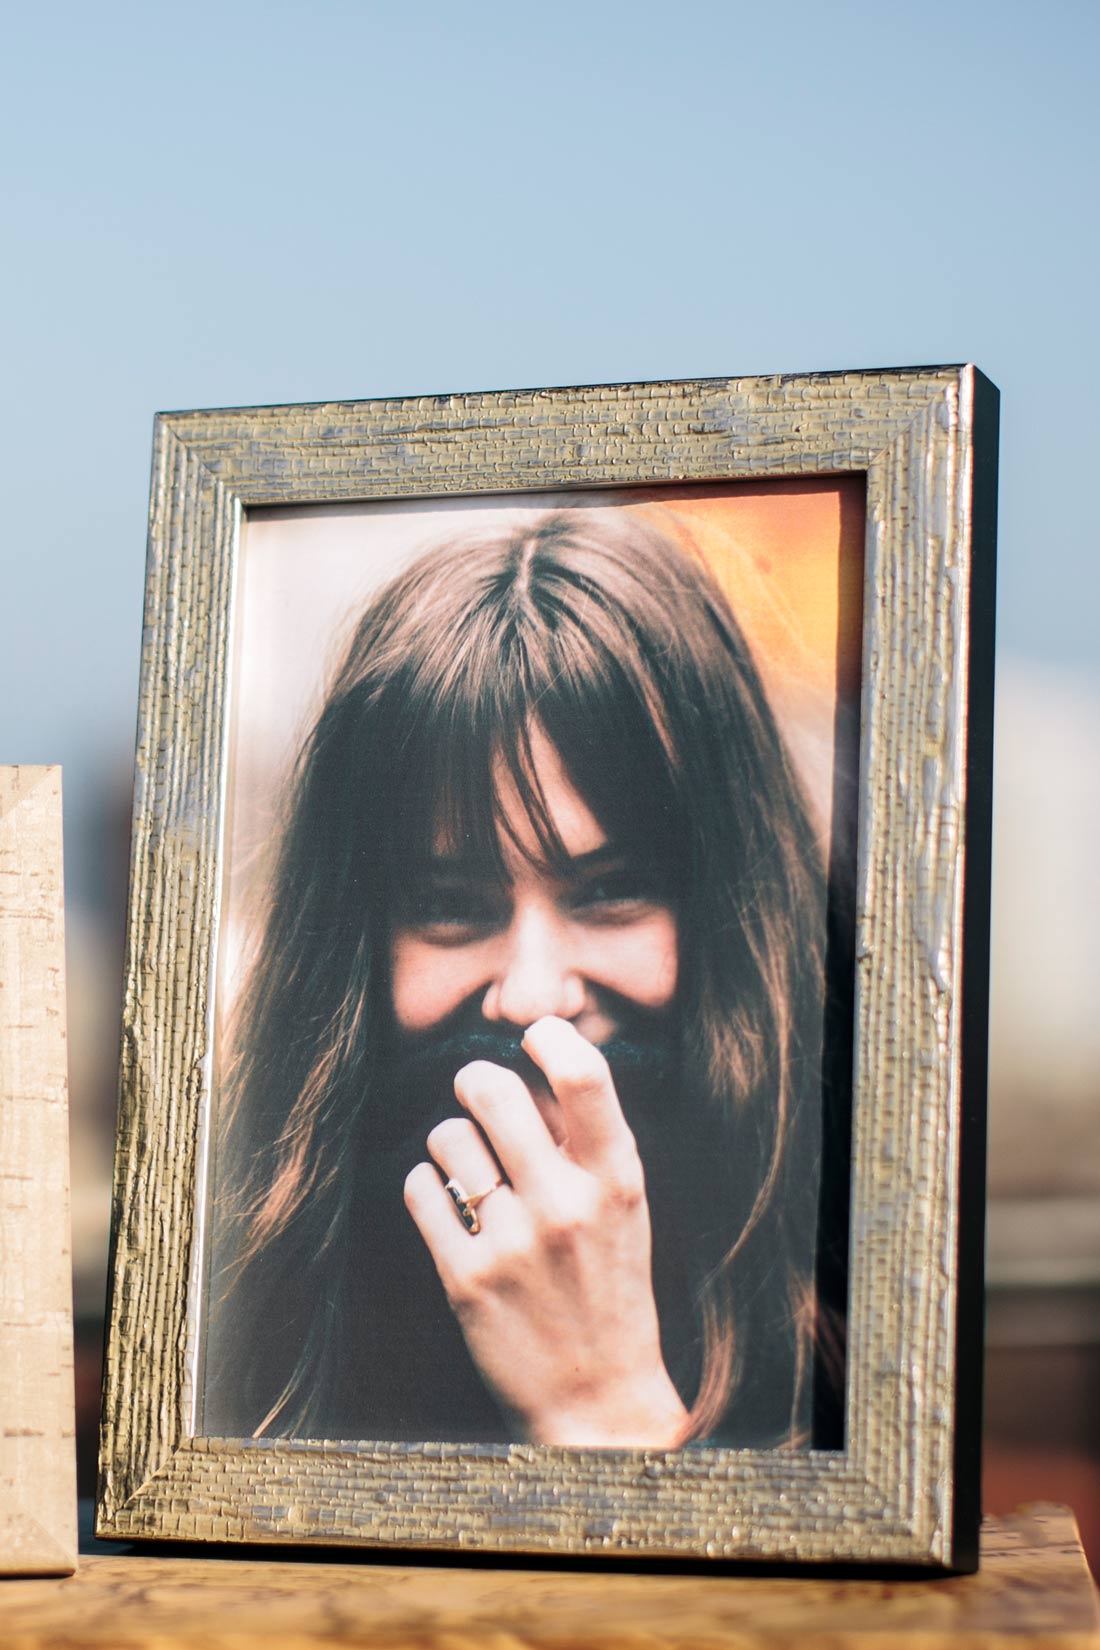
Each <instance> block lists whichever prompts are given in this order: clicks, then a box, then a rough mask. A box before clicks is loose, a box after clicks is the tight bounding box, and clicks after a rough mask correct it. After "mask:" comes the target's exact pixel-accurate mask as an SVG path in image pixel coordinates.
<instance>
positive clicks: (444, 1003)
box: [390, 727, 679, 1044]
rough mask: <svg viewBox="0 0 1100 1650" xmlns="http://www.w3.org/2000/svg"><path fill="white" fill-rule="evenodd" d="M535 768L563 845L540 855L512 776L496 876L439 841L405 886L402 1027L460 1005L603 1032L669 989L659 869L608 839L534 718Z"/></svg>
mask: <svg viewBox="0 0 1100 1650" xmlns="http://www.w3.org/2000/svg"><path fill="white" fill-rule="evenodd" d="M531 745H532V756H533V761H534V769H535V776H536V779H537V781H538V784H539V786H540V787H541V790H542V794H543V796H544V798H545V801H546V806H547V811H548V813H549V816H550V820H551V822H552V824H553V827H554V830H555V831H556V833H557V835H558V838H559V840H560V841H561V843H562V845H563V847H564V849H565V851H566V855H567V859H566V862H565V864H564V866H562V865H558V864H555V865H552V866H551V865H549V864H547V863H546V861H545V859H544V858H542V857H540V855H539V850H538V842H537V839H536V837H535V833H534V831H533V829H532V827H531V824H530V821H529V820H528V818H527V815H526V812H525V810H524V808H523V806H522V804H521V802H520V800H519V798H518V796H517V795H516V794H515V790H514V787H513V786H512V785H511V783H510V781H509V780H508V779H507V778H506V777H505V776H502V780H501V784H500V787H499V790H498V808H499V812H500V815H501V822H502V828H501V831H500V841H501V847H502V852H503V858H504V865H505V871H506V876H505V879H504V880H503V881H502V880H501V878H500V875H499V871H498V869H497V867H495V866H492V865H485V864H479V863H476V862H473V861H470V860H469V859H464V858H463V857H462V853H461V850H460V849H458V850H456V849H455V847H454V845H453V844H450V843H444V842H440V843H439V844H438V847H437V852H436V854H435V856H434V858H433V860H432V861H431V863H430V864H429V865H428V866H427V867H425V869H424V873H423V875H422V877H421V878H420V879H419V883H418V885H417V886H416V887H414V888H413V889H411V890H410V891H409V895H408V898H407V901H406V903H405V906H404V910H403V914H402V916H401V918H400V920H399V923H398V926H397V928H396V930H395V932H394V935H393V939H392V947H391V959H390V960H391V984H392V994H393V1014H394V1019H395V1022H396V1025H397V1028H398V1030H399V1031H400V1032H403V1033H407V1034H419V1033H425V1032H430V1031H431V1030H432V1028H433V1027H435V1026H437V1025H439V1024H441V1023H442V1022H445V1021H446V1020H447V1019H448V1017H449V1016H451V1015H452V1014H454V1013H455V1012H456V1011H458V1010H460V1009H462V1008H463V1006H464V1005H468V1006H471V1007H472V1006H475V1005H476V1006H477V1007H479V1009H480V1016H481V1018H482V1020H483V1021H484V1022H485V1023H486V1024H488V1025H493V1026H498V1027H500V1028H501V1029H507V1030H525V1029H526V1028H527V1027H528V1026H529V1025H531V1024H532V1023H533V1022H534V1021H535V1020H537V1019H540V1018H541V1017H542V1016H543V1015H545V1014H555V1015H558V1016H560V1017H561V1018H562V1019H566V1020H570V1021H572V1022H573V1024H574V1025H575V1026H576V1027H577V1030H578V1031H580V1033H581V1034H582V1036H584V1037H586V1038H588V1040H589V1041H590V1042H594V1043H601V1044H602V1043H606V1042H609V1041H610V1040H612V1039H613V1038H614V1037H615V1036H616V1035H617V1034H618V1033H619V1032H620V1031H621V1030H622V1029H623V1028H622V1025H621V1021H622V1019H623V1018H624V1015H626V1014H627V1013H628V1012H629V1011H630V1010H635V1009H636V1010H640V1011H642V1012H643V1013H645V1014H646V1015H654V1014H659V1013H660V1012H661V1011H662V1010H664V1009H667V1008H669V1007H670V1006H671V1004H672V1002H673V998H674V996H675V993H676V983H677V968H678V950H679V943H678V934H677V923H676V916H675V913H674V911H673V909H672V907H671V905H670V904H669V903H668V902H667V899H666V897H665V895H664V893H663V891H662V889H661V887H660V884H659V880H658V879H656V878H655V877H654V875H653V872H652V870H651V869H647V868H645V867H643V866H641V865H638V864H637V863H635V862H634V861H633V860H632V859H631V858H630V857H629V856H627V855H626V854H624V853H623V852H622V850H621V849H620V848H618V847H617V846H616V844H615V843H614V842H610V841H609V840H608V838H607V836H606V833H605V832H604V830H603V828H602V826H601V825H600V824H599V822H598V820H597V819H596V818H595V816H594V815H593V813H592V811H591V809H590V808H589V807H588V806H587V804H586V803H585V802H584V800H583V799H582V798H581V797H580V796H579V795H578V794H577V792H576V791H575V790H574V788H573V786H572V785H571V783H570V781H569V779H568V777H567V776H566V774H565V771H564V769H563V767H562V764H561V761H560V758H559V757H558V754H557V752H556V750H555V749H554V747H553V746H552V745H551V744H550V743H549V741H548V740H547V739H546V738H545V736H544V735H543V734H542V733H541V731H540V730H539V729H538V728H537V727H536V728H535V729H533V730H532V739H531Z"/></svg>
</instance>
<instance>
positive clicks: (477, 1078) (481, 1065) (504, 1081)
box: [455, 1060, 518, 1112]
mask: <svg viewBox="0 0 1100 1650" xmlns="http://www.w3.org/2000/svg"><path fill="white" fill-rule="evenodd" d="M517 1082H518V1078H516V1076H515V1074H514V1073H513V1072H510V1071H505V1070H503V1069H502V1068H501V1067H500V1066H494V1065H493V1064H492V1062H491V1061H489V1060H473V1061H471V1063H470V1064H469V1065H468V1066H463V1067H462V1070H461V1071H460V1072H459V1073H458V1075H457V1076H456V1077H455V1094H456V1095H457V1096H458V1098H459V1100H461V1102H462V1104H463V1105H464V1106H466V1107H468V1108H469V1109H470V1110H471V1111H474V1110H476V1111H479V1112H487V1111H492V1110H493V1109H494V1108H495V1107H497V1106H499V1105H502V1104H503V1103H504V1102H505V1101H506V1100H507V1098H508V1093H509V1090H510V1089H512V1088H513V1087H514V1085H515V1084H516V1083H517Z"/></svg>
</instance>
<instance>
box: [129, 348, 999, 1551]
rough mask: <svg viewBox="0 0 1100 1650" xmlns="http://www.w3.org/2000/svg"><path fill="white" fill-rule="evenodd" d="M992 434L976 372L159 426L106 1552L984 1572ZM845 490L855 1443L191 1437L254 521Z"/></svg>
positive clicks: (180, 416)
mask: <svg viewBox="0 0 1100 1650" xmlns="http://www.w3.org/2000/svg"><path fill="white" fill-rule="evenodd" d="M996 440H997V391H996V389H995V388H994V386H993V385H992V384H990V382H989V380H988V379H986V378H984V377H983V375H982V374H981V373H980V372H978V371H977V369H976V368H974V367H972V366H964V367H930V368H903V369H892V370H885V371H872V372H854V373H850V372H841V373H818V374H811V375H805V376H797V375H787V376H782V377H779V376H777V377H764V378H742V379H737V378H734V379H702V380H690V381H685V382H678V383H659V384H626V385H603V386H594V387H582V388H566V389H550V390H521V391H506V392H479V393H476V394H470V395H450V396H415V397H408V398H400V399H394V400H382V401H365V402H339V403H327V404H320V405H314V406H291V407H271V408H251V409H247V408H246V409H238V410H229V411H213V412H185V413H171V414H165V415H161V416H160V417H158V419H157V422H156V433H155V446H154V462H153V482H152V497H151V502H150V526H149V552H148V570H147V585H146V600H145V632H144V643H143V648H142V674H141V692H140V704H139V716H138V741H137V773H136V781H135V799H134V829H133V860H132V872H131V891H130V916H129V941H128V958H127V967H126V988H125V1000H124V1011H123V1040H122V1057H121V1072H120V1103H119V1132H118V1149H117V1159H116V1179H115V1195H114V1219H113V1228H112V1229H113V1238H112V1264H111V1276H112V1280H113V1287H112V1296H111V1301H110V1303H109V1339H108V1347H107V1356H106V1365H105V1382H104V1397H103V1415H102V1451H101V1481H100V1496H99V1506H98V1522H97V1529H98V1533H99V1534H100V1535H104V1536H112V1537H121V1538H124V1539H135V1538H137V1539H140V1538H143V1537H144V1538H155V1539H160V1540H163V1539H178V1540H185V1541H196V1540H206V1541H249V1542H256V1541H270V1542H284V1543H295V1544H297V1543H301V1542H303V1541H316V1542H322V1543H325V1544H328V1545H333V1544H362V1545H371V1546H390V1547H396V1548H400V1547H422V1548H436V1549H439V1548H443V1549H452V1550H474V1551H490V1552H498V1553H503V1552H527V1553H539V1552H541V1553H559V1554H565V1553H570V1554H573V1553H583V1554H592V1555H598V1556H600V1557H601V1558H602V1557H609V1558H610V1557H614V1556H651V1557H656V1556H661V1557H676V1556H678V1557H686V1558H696V1559H698V1558H704V1557H705V1558H720V1559H753V1560H761V1559H766V1560H776V1559H783V1560H790V1561H794V1562H800V1563H806V1562H814V1563H816V1562H820V1561H824V1560H828V1561H841V1560H843V1561H846V1562H852V1563H868V1562H872V1563H877V1562H889V1563H893V1564H899V1565H900V1564H906V1565H921V1566H931V1567H935V1568H953V1569H969V1568H973V1567H974V1565H975V1564H976V1562H977V1532H978V1483H977V1466H978V1453H977V1452H978V1438H979V1430H980V1365H981V1315H980V1301H981V1268H982V1233H983V1211H982V1195H981V1194H982V1191H983V1182H984V1107H985V1092H984V1076H985V1058H986V1007H987V995H988V910H989V858H990V851H989V850H990V811H991V747H992V738H991V731H992V676H993V672H992V666H993V589H994V582H993V581H994V573H993V565H994V563H993V542H994V531H995V522H994V518H995V499H996ZM853 471H855V472H864V473H865V474H866V478H867V540H866V564H865V589H864V636H863V649H864V652H863V684H862V725H861V736H860V737H861V775H860V809H859V828H858V829H859V841H858V879H857V895H856V1046H855V1073H854V1091H853V1118H852V1125H853V1126H852V1230H851V1245H850V1259H849V1294H850V1301H849V1319H848V1324H849V1344H848V1398H847V1429H846V1439H847V1442H846V1447H845V1449H844V1450H843V1451H842V1452H828V1453H827V1452H820V1451H809V1452H806V1453H798V1454H796V1453H785V1452H783V1451H750V1450H728V1449H719V1448H711V1447H708V1446H689V1447H688V1448H687V1449H685V1450H682V1451H672V1452H663V1451H624V1452H611V1451H596V1450H564V1449H556V1448H546V1447H535V1446H529V1445H511V1446H503V1445H447V1444H431V1445H427V1444H425V1445H411V1444H395V1443H389V1444H378V1443H359V1442H346V1441H338V1442H328V1441H314V1440H303V1441H292V1440H269V1439H261V1440H255V1439H249V1440H243V1441H242V1440H226V1439H212V1438H203V1437H198V1436H195V1434H194V1425H193V1423H194V1416H195V1413H196V1393H195V1390H194V1380H193V1374H192V1369H193V1364H194V1354H195V1351H196V1346H197V1340H196V1336H197V1316H196V1312H195V1300H196V1294H195V1286H196V1280H197V1278H198V1273H199V1266H200V1250H201V1241H200V1234H199V1225H200V1223H199V1222H198V1221H197V1220H196V1211H197V1210H198V1208H199V1207H200V1197H201V1189H202V1185H203V1180H204V1173H205V1167H204V1165H205V1143H204V1142H205V1132H206V1130H205V1119H206V1117H207V1115H208V1113H209V1104H210V1098H211V1096H210V1036H209V1022H210V1012H209V1011H210V1007H211V990H212V974H211V966H212V960H213V957H214V955H215V947H216V940H217V923H218V915H219V885H220V875H221V831H222V822H223V817H224V810H225V801H226V796H225V751H226V743H227V734H228V725H229V715H228V713H229V707H228V669H229V657H230V651H229V641H230V636H231V632H232V625H233V604H234V590H235V579H236V563H237V553H238V545H239V537H240V527H241V523H242V520H243V516H244V512H245V511H247V510H249V509H253V508H258V507H263V506H280V505H290V504H294V505H323V504H328V503H340V502H345V503H347V502H353V501H356V502H358V501H363V500H371V499H382V498H410V497H425V498H428V497H433V496H446V495H454V494H476V493H509V492H525V493H530V492H538V491H556V490H560V489H563V488H582V487H585V488H595V487H611V486H614V487H626V486H631V485H640V484H654V483H668V482H677V481H684V482H692V481H719V480H721V481H728V480H752V479H770V478H779V477H783V476H807V475H836V474H842V473H848V472H853ZM964 872H965V888H964Z"/></svg>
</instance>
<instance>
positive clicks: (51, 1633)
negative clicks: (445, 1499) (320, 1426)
mask: <svg viewBox="0 0 1100 1650" xmlns="http://www.w3.org/2000/svg"><path fill="white" fill-rule="evenodd" d="M0 1616H2V1620H3V1627H2V1629H0V1641H2V1642H3V1644H4V1646H5V1647H6V1650H40V1647H45V1646H47V1645H49V1646H56V1645H60V1644H63V1645H65V1646H66V1647H67V1650H129V1647H130V1646H137V1645H141V1646H145V1647H148V1650H185V1647H190V1646H195V1647H199V1646H201V1647H202V1650H249V1647H251V1646H258V1645H278V1646H279V1647H280V1650H311V1647H314V1646H320V1645H326V1646H329V1647H331V1650H338V1647H340V1646H343V1645H361V1646H363V1647H364V1650H372V1647H373V1650H397V1647H398V1646H400V1647H402V1650H585V1647H586V1650H665V1647H669V1650H672V1647H683V1650H688V1647H699V1650H786V1647H791V1650H796V1647H803V1646H808V1647H811V1650H826V1647H828V1650H887V1647H890V1650H898V1647H900V1646H902V1645H904V1646H905V1647H906V1650H1002V1647H1003V1650H1009V1647H1011V1650H1026V1647H1028V1646H1043V1647H1045V1650H1098V1647H1100V1613H1098V1608H1097V1599H1096V1593H1095V1590H1094V1588H1093V1586H1092V1583H1091V1581H1090V1579H1089V1576H1088V1572H1087V1570H1086V1568H1085V1564H1084V1560H1083V1558H1082V1555H1081V1548H1080V1545H1079V1543H1078V1541H1077V1537H1076V1532H1075V1529H1074V1525H1073V1519H1072V1516H1071V1515H1070V1514H1069V1513H1067V1512H1066V1511H1065V1509H1061V1508H1047V1509H1042V1508H1037V1509H1034V1510H1032V1511H1030V1512H1027V1513H1023V1514H1017V1515H1016V1516H1015V1517H1013V1518H1009V1519H1003V1520H997V1521H992V1522H990V1523H989V1524H988V1525H987V1526H986V1528H985V1530H984V1532H983V1540H982V1566H981V1570H980V1571H979V1573H978V1574H977V1575H971V1576H956V1577H951V1578H947V1579H936V1580H929V1579H924V1580H901V1581H899V1580H890V1581H885V1580H880V1579H875V1578H863V1579H859V1580H852V1579H844V1578H841V1577H834V1578H830V1579H827V1580H823V1579H820V1578H817V1577H793V1578H792V1577H784V1578H782V1579H778V1578H776V1577H775V1576H774V1575H771V1576H729V1575H719V1574H704V1575H700V1574H698V1573H696V1574H691V1575H684V1574H678V1575H670V1574H659V1573H654V1574H647V1575H622V1574H618V1575H608V1574H607V1573H606V1572H596V1571H592V1570H591V1569H587V1570H585V1571H584V1572H578V1571H575V1570H574V1571H562V1570H557V1569H549V1568H543V1569H540V1570H537V1571H532V1570H523V1569H518V1568H513V1569H508V1570H499V1569H491V1568H481V1567H479V1568H476V1569H472V1568H464V1567H462V1566H461V1565H452V1566H451V1567H448V1568H443V1567H440V1566H437V1565H424V1566H422V1567H412V1566H408V1565H401V1566H398V1565H391V1564H374V1563H370V1562H365V1561H360V1562H357V1563H348V1562H341V1563H323V1562H317V1561H315V1560H313V1559H306V1560H300V1561H296V1562H288V1561H287V1560H285V1559H282V1560H279V1559H267V1560H257V1559H256V1558H254V1557H251V1556H250V1557H236V1558H233V1557H229V1556H225V1555H223V1556H220V1557H217V1558H207V1557H203V1558H194V1557H174V1556H167V1557H166V1556H164V1554H163V1553H160V1554H156V1555H142V1554H140V1553H128V1554H118V1555H113V1556H97V1555H94V1554H92V1555H89V1556H86V1557H84V1558H82V1560H81V1567H80V1572H79V1574H78V1575H77V1576H76V1577H75V1578H74V1579H73V1580H72V1581H67V1582H18V1583H16V1582H10V1583H6V1584H5V1585H4V1586H3V1589H2V1591H0Z"/></svg>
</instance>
